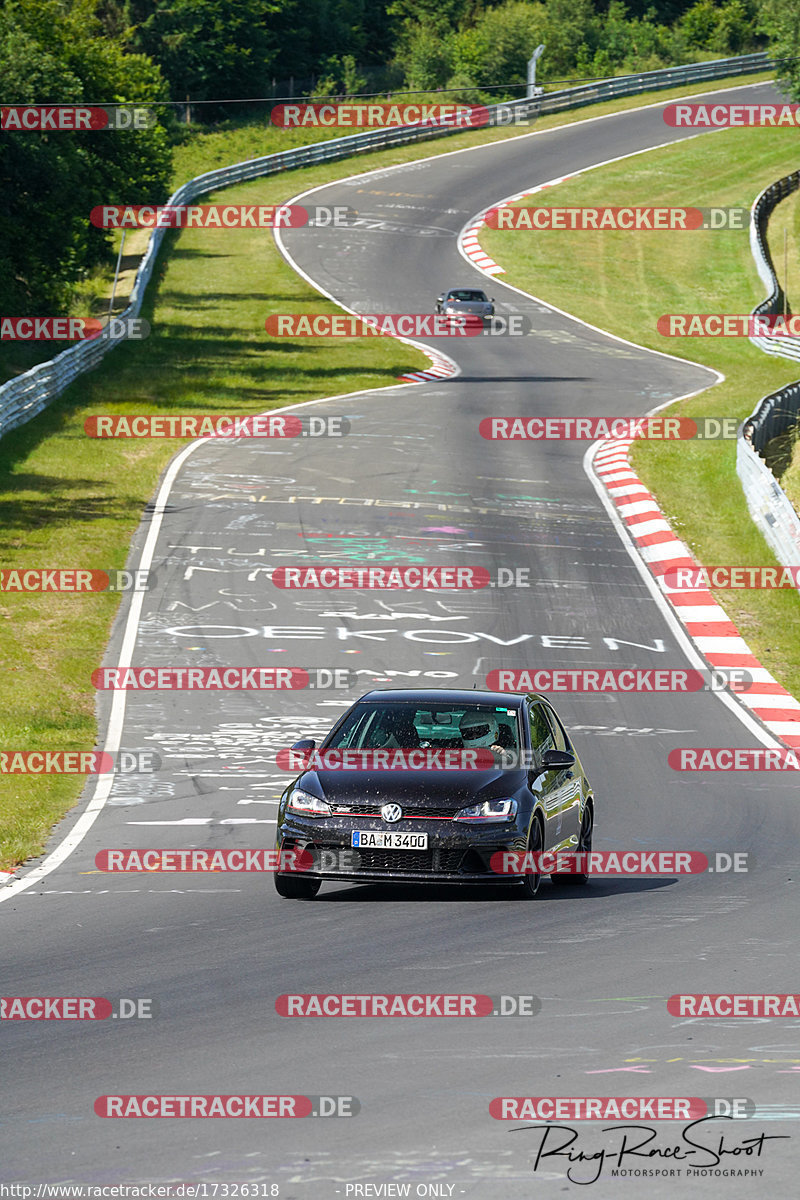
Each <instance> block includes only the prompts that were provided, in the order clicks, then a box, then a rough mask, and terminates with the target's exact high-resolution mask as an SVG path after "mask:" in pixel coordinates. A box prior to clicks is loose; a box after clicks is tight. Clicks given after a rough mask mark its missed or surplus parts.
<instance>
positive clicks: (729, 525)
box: [481, 129, 800, 694]
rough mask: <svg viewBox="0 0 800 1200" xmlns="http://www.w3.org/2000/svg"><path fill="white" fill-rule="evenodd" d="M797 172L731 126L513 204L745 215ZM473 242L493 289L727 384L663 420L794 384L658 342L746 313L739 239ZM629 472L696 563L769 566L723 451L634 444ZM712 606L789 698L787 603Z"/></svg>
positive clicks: (609, 235)
mask: <svg viewBox="0 0 800 1200" xmlns="http://www.w3.org/2000/svg"><path fill="white" fill-rule="evenodd" d="M797 166H798V151H797V139H796V137H795V135H794V134H793V133H792V132H791V131H790V130H785V131H784V130H767V129H733V130H727V131H724V132H720V133H716V134H714V135H713V136H706V137H702V138H698V139H696V140H692V141H689V142H683V143H679V144H677V145H675V146H670V147H667V148H665V149H661V150H655V151H651V152H649V153H647V154H643V155H639V156H636V157H633V158H629V159H627V160H625V161H623V162H618V163H613V164H611V165H609V166H607V167H600V168H598V169H596V170H593V171H586V172H585V173H584V174H582V175H581V176H578V177H575V178H574V179H571V180H569V181H568V182H567V183H565V184H562V185H560V186H558V187H555V188H552V189H548V191H547V192H546V194H545V195H544V196H538V195H537V196H535V197H532V198H531V199H530V200H528V201H522V202H521V203H523V204H536V203H539V204H547V205H557V206H561V205H566V206H570V205H572V206H588V205H619V204H625V205H628V204H641V205H647V204H658V205H675V206H683V205H685V206H700V207H707V206H718V205H719V206H723V205H746V206H747V207H748V208H749V206H750V204H751V203H752V201H753V199H754V197H755V196H756V195H757V194H758V192H760V191H761V190H762V189H763V188H764V187H766V185H767V184H769V183H771V182H772V181H773V180H775V179H777V178H779V177H780V176H781V175H785V174H787V173H788V172H789V171H792V170H795V169H797ZM481 242H482V245H483V247H484V249H485V250H486V252H487V254H489V255H491V256H492V257H493V258H494V259H495V260H496V261H497V262H499V263H501V264H503V265H506V267H507V273H506V275H505V276H504V277H503V279H504V281H507V282H509V283H512V284H515V285H516V286H518V287H520V288H523V289H525V290H526V291H531V292H533V293H534V294H535V295H537V296H539V297H541V298H542V299H544V300H547V301H550V302H551V303H552V304H555V305H557V306H558V307H559V308H563V309H565V310H566V311H568V312H571V313H574V314H575V315H576V316H579V317H582V318H583V319H584V320H586V321H589V322H591V324H593V325H597V326H599V327H600V328H602V329H607V330H610V331H612V332H614V333H616V334H618V335H620V336H622V337H625V338H629V339H630V340H631V341H634V342H638V343H640V344H641V345H644V346H649V347H651V348H652V349H655V350H661V351H664V352H666V353H672V354H676V355H678V356H680V357H684V358H689V359H691V360H693V361H695V362H698V363H702V364H704V365H706V366H710V367H715V368H716V369H717V370H718V371H721V372H722V373H723V374H724V375H725V377H726V378H725V381H724V382H723V383H721V384H719V385H718V386H716V387H714V388H712V389H711V390H709V391H706V392H704V393H703V394H701V395H700V396H697V397H695V398H694V399H688V400H684V401H681V402H680V403H679V404H677V405H676V406H673V407H672V408H671V409H670V410H669V411H670V415H680V416H685V417H694V416H700V415H709V416H733V417H736V418H737V419H742V418H744V417H745V416H746V415H747V414H748V413H749V412H751V411H752V409H753V407H754V406H755V403H756V401H757V400H758V399H760V397H761V396H763V395H765V394H767V393H768V392H771V391H773V390H775V389H776V388H779V387H781V386H782V385H784V384H786V383H788V382H790V381H792V380H794V379H796V378H797V377H798V375H799V374H800V370H798V365H797V363H793V362H791V361H789V360H786V359H778V358H772V357H770V356H768V355H766V354H763V353H762V352H761V351H759V350H757V349H756V348H755V347H754V346H752V345H751V344H750V342H749V341H748V340H747V339H745V338H692V339H691V340H688V339H676V338H667V337H662V336H660V335H659V334H658V333H657V331H656V322H657V320H658V317H659V316H661V315H662V314H664V313H682V312H697V313H709V312H731V313H747V312H749V311H750V310H751V309H752V308H753V306H754V305H755V304H756V303H757V302H758V301H759V300H760V299H761V298H762V296H763V287H762V284H761V282H760V280H759V278H758V275H757V273H756V269H755V266H754V264H753V260H752V257H751V254H750V247H749V239H748V234H747V232H746V231H741V232H739V231H733V230H727V231H713V232H712V231H710V230H697V231H687V232H668V231H663V232H662V231H659V232H644V231H642V232H639V233H623V232H609V231H606V232H600V231H596V232H592V231H587V232H567V231H564V232H561V231H558V232H547V233H539V234H536V233H530V232H527V231H519V232H517V231H514V232H511V231H500V230H486V231H485V233H484V235H483V236H482V238H481ZM587 279H591V280H592V287H591V289H587V287H586V281H587ZM655 367H656V364H655V363H654V368H655ZM632 461H633V463H634V466H635V467H636V470H637V471H638V472H639V474H640V476H641V478H642V479H643V480H644V482H645V483H646V484H647V486H648V487H649V488H650V489H651V490H652V491H653V492H654V493H655V495H656V496H657V497H658V500H659V503H660V504H661V507H662V509H663V511H664V513H665V514H666V516H667V518H668V520H669V521H670V523H671V524H672V527H673V528H674V529H675V531H676V533H677V534H678V535H679V536H680V537H681V538H682V539H683V540H684V541H685V542H686V543H687V544H688V545H689V546H690V548H691V549H692V551H693V553H694V554H695V555H696V556H697V558H698V560H699V561H700V562H702V563H705V564H707V565H709V566H710V565H714V564H761V563H770V564H771V563H774V561H775V560H774V557H773V555H772V553H771V551H770V550H769V548H768V547H767V545H766V543H765V542H764V540H763V538H762V537H761V535H760V534H759V533H758V531H757V529H756V527H755V525H754V524H753V522H752V520H751V519H750V516H749V514H748V511H747V507H746V504H745V499H744V494H743V492H742V488H741V485H740V483H739V479H738V476H737V475H736V450H735V443H734V442H732V441H729V442H707V443H692V442H680V443H672V444H670V443H659V442H652V443H646V442H642V443H639V444H637V445H635V446H634V448H633V453H632ZM717 599H718V600H719V602H720V603H721V604H722V605H723V606H724V607H725V609H726V611H727V612H728V614H729V615H730V617H731V619H732V620H733V621H735V622H736V624H737V625H738V627H739V629H740V631H741V633H742V635H743V637H745V638H746V639H747V641H748V642H749V643H750V645H751V647H752V649H753V651H754V653H755V654H757V655H758V656H759V658H760V659H761V661H762V662H763V663H764V665H765V666H767V667H768V668H769V669H770V670H772V671H773V672H774V673H775V675H776V677H777V678H778V679H780V680H781V682H782V683H783V684H784V685H785V686H786V687H787V688H789V690H790V691H792V692H794V693H795V694H800V598H798V596H797V594H796V593H795V592H769V591H760V592H759V591H726V592H718V593H717Z"/></svg>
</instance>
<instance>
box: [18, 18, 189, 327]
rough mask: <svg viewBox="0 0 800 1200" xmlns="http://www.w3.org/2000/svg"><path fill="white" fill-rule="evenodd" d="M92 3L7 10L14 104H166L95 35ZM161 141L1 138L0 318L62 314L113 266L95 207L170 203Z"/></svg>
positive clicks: (149, 68)
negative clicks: (76, 291)
mask: <svg viewBox="0 0 800 1200" xmlns="http://www.w3.org/2000/svg"><path fill="white" fill-rule="evenodd" d="M100 33H101V30H100V25H99V22H98V20H97V18H96V17H95V14H94V6H93V4H92V2H91V0H73V2H71V3H60V2H59V0H9V2H8V3H6V5H5V7H4V8H2V9H0V75H2V77H3V81H4V92H5V97H4V98H5V100H6V102H7V103H12V104H13V103H18V104H42V103H50V104H65V103H66V104H70V103H85V104H102V103H104V102H105V103H115V102H119V103H134V104H148V103H152V102H153V101H156V100H159V99H162V98H163V97H164V95H165V88H164V83H163V80H162V79H161V76H160V74H159V72H158V69H157V68H156V67H154V66H153V64H152V63H150V62H149V61H148V60H147V59H145V58H142V57H141V56H131V55H125V54H124V52H123V50H122V48H121V47H120V46H119V45H118V44H116V43H114V42H113V41H109V40H108V39H107V38H103V37H102V36H100ZM169 169H170V151H169V147H168V143H167V137H166V133H165V130H164V128H163V127H162V126H160V125H157V126H156V127H155V128H153V129H148V130H141V131H135V132H134V131H112V130H107V131H102V130H100V131H96V132H88V131H87V132H85V133H83V132H81V133H69V132H24V133H22V132H20V133H16V132H6V133H5V134H4V135H3V137H2V139H0V228H2V229H3V231H4V232H5V233H6V237H5V239H4V241H3V243H2V247H1V248H0V309H2V311H4V312H7V313H13V314H16V315H19V316H47V315H59V314H62V313H64V312H66V311H67V310H68V306H69V301H70V297H71V293H72V288H73V286H74V284H75V283H76V282H77V280H78V279H80V278H81V277H82V276H83V275H84V274H85V273H86V271H87V270H88V269H89V268H90V267H91V266H93V265H94V264H96V263H97V262H99V261H101V260H102V259H104V258H106V257H108V256H109V250H110V235H109V234H108V233H106V232H104V231H103V230H99V229H96V228H95V227H94V226H92V225H91V224H90V223H89V213H90V211H91V209H92V208H93V207H95V205H97V204H102V203H106V204H113V203H119V202H127V203H148V202H149V203H152V202H157V201H161V200H164V199H166V193H167V185H168V180H169Z"/></svg>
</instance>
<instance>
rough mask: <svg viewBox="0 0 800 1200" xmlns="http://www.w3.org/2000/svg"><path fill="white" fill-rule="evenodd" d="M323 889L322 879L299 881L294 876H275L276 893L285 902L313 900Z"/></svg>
mask: <svg viewBox="0 0 800 1200" xmlns="http://www.w3.org/2000/svg"><path fill="white" fill-rule="evenodd" d="M321 887H322V880H321V879H298V878H296V876H294V875H278V874H277V873H276V874H275V891H276V892H277V893H278V895H279V896H282V897H283V899H284V900H313V899H314V897H315V896H316V894H317V892H318V891H319V889H320V888H321Z"/></svg>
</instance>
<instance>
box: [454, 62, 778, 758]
mask: <svg viewBox="0 0 800 1200" xmlns="http://www.w3.org/2000/svg"><path fill="white" fill-rule="evenodd" d="M755 86H759V85H755ZM730 90H732V91H733V90H736V89H730ZM648 107H657V106H654V105H651V106H648ZM710 132H719V131H717V130H711V131H710ZM699 136H701V135H700V134H694V135H692V137H689V138H686V139H683V140H685V141H693V140H694V138H695V137H699ZM677 144H678V143H677V142H674V141H673V142H664V143H662V144H661V145H659V146H651V147H648V148H647V149H645V150H636V151H633V152H632V153H631V154H621V155H618V156H617V157H615V158H609V159H606V160H605V161H604V162H599V163H594V164H592V166H591V167H585V168H583V169H582V170H581V171H580V172H574V173H573V175H571V176H564V177H562V178H558V179H552V180H548V181H547V182H545V183H542V184H539V185H538V186H536V187H534V188H531V189H530V190H529V191H525V192H517V193H515V194H514V195H513V196H510V197H506V198H505V199H503V200H499V201H496V202H495V203H494V204H491V205H489V208H499V207H500V206H501V205H503V204H508V203H509V202H510V201H512V200H519V199H522V198H523V197H527V196H532V195H534V193H536V192H538V191H541V190H542V189H543V188H547V187H551V186H555V185H556V184H558V183H562V182H564V181H565V180H566V179H570V178H574V177H575V176H576V175H578V174H583V173H584V172H585V171H591V170H596V169H597V168H599V167H604V166H608V165H610V164H611V163H615V162H622V161H624V160H625V159H628V158H636V157H638V156H639V155H640V154H649V153H650V152H651V150H661V149H665V148H666V147H668V146H675V145H677ZM681 144H682V142H681ZM488 211H489V209H488V208H485V209H483V211H482V213H481V214H479V215H478V216H477V217H474V218H472V219H471V221H470V223H469V224H468V225H467V226H465V228H464V230H462V232H461V234H460V235H459V242H458V246H459V252H460V253H461V255H462V257H463V258H464V259H466V261H467V262H470V263H472V265H473V266H475V267H476V270H482V269H481V268H480V267H479V266H476V264H475V260H474V258H473V257H472V256H471V255H470V254H469V252H468V251H465V249H464V247H463V236H464V233H465V232H467V233H469V232H470V231H471V230H474V229H475V228H476V227H477V226H478V225H480V224H481V223H482V218H483V215H484V214H485V213H486V212H488ZM476 222H477V225H476ZM482 273H483V274H488V273H489V272H486V271H483V270H482ZM502 284H503V286H504V287H507V288H510V289H511V290H512V291H514V292H517V293H518V294H519V295H521V296H524V297H526V299H529V300H534V301H536V303H538V304H542V305H544V307H545V308H548V309H550V310H551V311H553V312H556V313H559V314H560V315H561V316H564V317H567V318H568V319H569V320H571V321H575V322H577V323H578V324H579V325H583V326H584V327H585V328H587V329H591V330H593V331H594V332H595V333H601V334H603V335H604V336H605V337H609V338H612V339H613V340H614V341H617V342H622V343H623V344H624V345H626V346H633V347H635V348H636V349H637V350H641V351H644V352H645V353H647V354H656V355H658V356H659V357H661V358H666V359H668V360H671V361H675V362H683V363H687V364H689V365H690V366H694V367H697V368H698V369H699V370H703V369H705V370H708V371H711V373H712V374H714V375H716V380H715V381H714V383H713V384H710V385H709V387H712V386H716V384H717V383H722V381H723V380H724V378H725V376H724V375H723V374H722V373H721V372H720V371H717V370H715V369H714V368H711V367H705V368H704V367H703V366H702V364H701V363H695V362H693V361H692V360H691V359H687V358H680V357H679V356H678V355H674V354H666V353H665V352H664V351H661V350H651V349H650V347H649V346H640V345H639V344H638V343H637V342H631V341H629V340H628V339H627V338H622V337H619V335H617V334H614V333H610V332H609V331H608V330H606V329H601V328H599V326H597V325H592V324H590V322H588V321H584V320H583V319H582V318H581V317H576V316H574V315H573V314H572V313H568V312H566V311H565V310H564V309H561V308H558V307H557V306H556V305H554V304H549V303H548V301H546V300H542V298H541V297H540V296H534V295H533V294H532V293H530V292H526V291H523V290H522V288H518V287H515V286H514V284H511V283H507V282H506V281H505V280H503V281H502ZM706 390H707V389H706V388H701V389H698V390H697V391H694V392H687V393H686V395H684V396H676V397H675V398H674V399H673V400H667V401H666V402H665V403H664V404H660V405H658V406H657V407H656V408H653V409H651V410H650V412H649V413H648V414H647V415H648V416H651V415H653V414H654V413H657V412H661V411H662V410H663V409H665V408H669V407H670V406H671V405H673V404H677V403H678V401H679V400H686V399H688V398H690V397H691V396H696V395H699V394H700V392H701V391H706ZM630 444H631V441H630V440H629V439H623V440H620V439H605V440H601V441H599V442H595V443H593V445H592V446H590V447H589V449H588V450H587V452H586V454H585V455H584V459H583V466H584V470H585V471H586V474H587V475H588V476H589V478H590V480H591V482H592V485H593V486H594V488H595V490H596V491H597V493H598V495H599V496H600V497H601V499H602V501H603V504H604V506H605V507H606V510H607V511H608V513H609V515H610V516H611V517H612V521H613V523H614V527H615V528H616V530H617V532H618V533H619V535H620V537H621V539H622V541H623V544H624V545H625V547H626V549H627V551H628V553H629V554H630V555H631V557H632V558H633V560H634V562H635V563H636V565H637V569H638V570H639V573H640V574H641V575H642V578H643V579H644V580H645V582H646V583H647V586H648V590H649V591H650V592H651V594H652V595H653V598H654V600H655V601H656V603H657V604H658V607H659V609H660V611H661V613H662V615H663V616H664V618H665V620H666V621H667V624H668V625H669V627H670V629H671V630H672V632H673V634H674V635H675V637H676V638H677V640H678V641H679V643H680V644H681V646H682V647H683V649H684V652H686V653H687V657H688V658H689V660H690V661H691V662H692V663H693V665H694V666H696V667H698V668H700V669H702V668H705V667H706V666H707V665H708V664H709V663H710V664H711V665H712V666H714V663H715V659H716V660H721V661H719V662H718V665H724V666H727V667H730V666H732V665H735V664H732V663H731V661H730V658H731V655H736V656H737V657H738V658H739V659H740V660H741V661H740V665H741V666H742V667H744V668H746V669H748V670H750V669H753V670H757V671H759V672H760V673H763V674H765V675H766V676H768V678H767V682H768V683H769V684H770V685H774V686H775V688H776V689H780V690H779V692H777V695H778V696H779V697H780V698H781V699H782V701H783V702H781V703H774V704H772V703H764V702H763V697H761V696H755V695H754V696H753V697H748V696H747V694H746V693H741V694H737V695H736V696H735V697H734V696H733V695H731V694H730V693H727V692H722V691H716V692H715V693H714V695H716V696H717V697H718V699H720V700H721V701H722V703H723V704H725V705H726V707H728V708H729V709H730V710H731V712H733V713H734V714H735V715H736V716H737V717H738V719H739V720H740V721H741V722H742V724H743V725H745V726H746V727H747V728H748V729H749V730H750V732H751V733H753V734H754V735H755V736H756V737H757V738H758V740H759V741H760V742H761V743H762V744H763V745H765V746H769V747H770V748H778V747H780V746H781V745H782V744H784V743H785V742H787V741H788V742H789V744H791V745H800V721H798V720H797V719H796V718H795V716H794V713H793V712H792V711H791V710H792V709H794V708H795V706H797V704H798V702H797V701H796V700H795V698H794V697H793V696H791V695H790V694H789V693H788V692H786V691H785V690H784V689H783V688H781V686H780V685H779V684H778V683H777V681H776V680H774V679H773V677H772V676H771V675H769V672H767V671H766V670H765V668H764V667H763V666H762V664H761V663H759V662H758V660H757V659H756V657H755V655H753V653H752V651H751V649H750V647H749V646H748V645H747V643H746V642H745V641H744V639H743V638H741V637H740V636H739V634H738V630H737V629H736V628H735V626H734V625H733V623H732V622H731V621H730V620H729V618H728V616H727V614H726V613H725V612H724V610H723V609H722V608H721V607H720V606H719V605H717V604H716V602H715V601H714V600H713V598H712V597H711V595H710V594H709V596H708V600H709V604H710V605H712V606H713V607H714V616H715V618H716V620H715V621H713V622H711V624H712V625H718V626H719V629H718V631H717V630H715V629H710V630H706V631H704V630H702V629H701V628H700V624H699V623H698V620H697V616H696V615H695V619H694V621H692V619H691V618H692V615H693V614H692V610H691V608H690V607H689V602H688V601H684V604H683V605H681V604H680V601H677V600H673V601H672V605H670V604H668V603H667V601H666V598H665V594H664V592H663V591H662V589H661V588H660V587H659V584H658V580H657V577H656V576H655V575H654V574H653V570H655V569H658V570H659V572H660V573H663V571H664V570H665V569H667V567H668V566H673V567H674V566H697V564H696V563H695V561H694V559H693V558H692V556H691V554H690V552H689V550H688V548H687V547H686V546H685V545H684V543H683V542H681V541H680V539H679V538H677V537H676V536H675V534H674V533H673V531H672V527H671V526H670V525H669V524H668V522H667V521H666V518H665V517H664V514H663V513H662V512H661V510H660V509H659V507H658V505H657V504H656V502H655V500H654V499H653V497H652V496H651V495H650V493H649V492H648V491H647V489H646V487H645V486H644V484H643V483H642V482H641V480H640V479H639V477H638V475H637V474H636V473H635V471H634V470H633V468H632V467H631V466H630V464H629V462H628V456H627V452H628V448H629V446H630ZM595 455H597V456H598V460H599V461H598V462H597V464H596V463H595ZM601 464H602V465H601ZM601 476H603V477H604V478H602V479H601ZM621 478H624V479H625V480H626V481H627V482H625V483H622V482H621ZM618 512H619V514H621V515H624V516H625V517H626V519H628V521H629V523H628V525H626V524H624V522H623V521H622V520H621V519H620V517H619V516H618ZM628 514H631V515H639V514H646V515H647V517H648V518H649V519H650V520H649V522H648V524H649V529H648V532H647V533H644V530H642V531H641V533H640V535H639V537H638V538H637V532H636V531H637V525H636V524H635V523H634V522H632V521H630V518H629V517H628ZM655 523H658V527H659V528H660V530H661V532H660V533H655V532H654V531H653V530H654V525H655ZM651 567H652V568H653V570H651ZM676 613H678V615H679V616H681V617H682V619H683V624H680V623H679V622H678V621H677V620H676V619H675V614H676ZM691 625H695V626H696V628H695V629H691V628H687V626H691ZM715 632H718V633H719V636H714V633H715ZM689 647H691V654H689V652H688V648H689ZM701 655H702V656H703V657H701ZM754 664H755V665H754ZM749 709H752V710H753V712H754V713H756V714H757V715H758V717H759V718H760V721H761V722H763V723H764V724H765V725H767V726H768V727H769V728H770V729H771V730H772V732H773V733H774V734H775V737H770V736H769V734H768V733H766V732H765V730H764V729H763V727H762V725H761V724H757V723H756V721H754V719H753V717H752V716H751V715H750V712H749V711H748V710H749ZM779 738H780V739H782V741H781V740H776V739H779Z"/></svg>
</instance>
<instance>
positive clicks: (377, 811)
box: [334, 802, 458, 821]
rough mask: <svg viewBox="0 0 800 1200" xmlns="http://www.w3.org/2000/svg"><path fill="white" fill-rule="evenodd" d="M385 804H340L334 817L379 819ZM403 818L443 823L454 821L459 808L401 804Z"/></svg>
mask: <svg viewBox="0 0 800 1200" xmlns="http://www.w3.org/2000/svg"><path fill="white" fill-rule="evenodd" d="M383 804H384V802H381V803H380V804H352V805H350V804H347V805H344V804H340V805H337V807H336V808H335V809H334V815H335V816H337V817H340V816H345V815H347V816H353V817H379V816H380V815H381V809H382V808H383ZM400 807H401V808H402V810H403V818H402V819H405V818H406V817H408V818H411V817H438V818H440V819H441V820H442V821H452V819H453V817H454V816H455V815H456V813H457V812H458V809H457V808H452V807H450V808H439V807H437V806H436V805H433V804H401V805H400Z"/></svg>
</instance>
